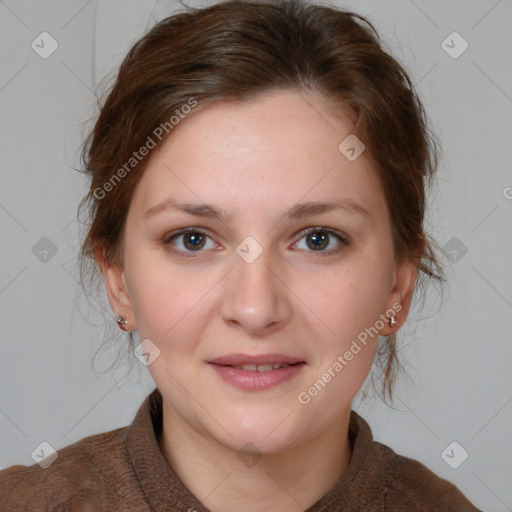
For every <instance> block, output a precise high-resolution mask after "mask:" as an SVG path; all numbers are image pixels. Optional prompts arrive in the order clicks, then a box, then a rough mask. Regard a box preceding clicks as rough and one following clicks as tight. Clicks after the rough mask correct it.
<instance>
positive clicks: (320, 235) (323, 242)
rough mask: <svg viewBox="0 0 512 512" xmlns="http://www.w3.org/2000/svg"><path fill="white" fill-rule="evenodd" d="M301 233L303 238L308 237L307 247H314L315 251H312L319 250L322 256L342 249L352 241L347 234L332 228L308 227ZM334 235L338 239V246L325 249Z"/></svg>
mask: <svg viewBox="0 0 512 512" xmlns="http://www.w3.org/2000/svg"><path fill="white" fill-rule="evenodd" d="M301 235H302V238H306V240H307V241H306V245H307V247H308V248H310V249H313V251H310V252H318V253H320V254H321V255H322V256H323V255H329V254H333V253H336V252H338V251H340V250H341V248H342V247H343V246H347V245H349V243H350V242H349V239H348V237H347V236H345V235H343V234H342V233H339V232H338V231H336V230H334V229H331V228H322V227H314V228H308V229H306V230H304V231H302V232H301ZM332 237H335V238H337V239H338V247H335V248H334V249H329V250H327V251H325V250H323V249H325V247H328V246H329V245H330V244H329V242H330V239H331V238H332ZM302 238H301V240H302Z"/></svg>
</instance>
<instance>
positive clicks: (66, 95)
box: [0, 0, 512, 512]
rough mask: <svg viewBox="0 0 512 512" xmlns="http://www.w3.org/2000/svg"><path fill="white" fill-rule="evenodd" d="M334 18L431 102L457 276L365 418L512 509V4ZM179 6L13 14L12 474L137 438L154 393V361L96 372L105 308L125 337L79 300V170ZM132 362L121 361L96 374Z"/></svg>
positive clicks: (9, 176)
mask: <svg viewBox="0 0 512 512" xmlns="http://www.w3.org/2000/svg"><path fill="white" fill-rule="evenodd" d="M331 3H335V4H336V5H339V6H342V7H347V8H352V9H354V10H355V11H356V12H358V13H360V14H363V15H366V16H368V17H369V18H370V20H371V21H373V22H374V23H375V25H376V27H377V29H378V30H379V31H380V33H381V35H382V37H383V39H384V41H385V42H386V43H387V45H388V48H389V49H390V51H391V52H392V53H393V54H394V55H395V56H396V57H397V58H398V59H400V60H401V62H402V63H404V64H405V66H406V68H407V69H408V70H409V71H410V74H411V77H412V78H413V81H414V83H415V84H417V86H418V89H419V92H420V95H421V97H422V99H423V101H424V104H425V107H426V109H427V112H428V114H429V116H430V119H431V122H432V124H433V127H434V129H435V130H436V132H437V134H438V136H439V138H440V140H441V142H442V144H443V160H442V162H441V167H440V172H439V179H438V182H437V187H436V189H435V191H434V193H433V194H432V195H431V197H430V204H429V212H428V223H427V227H428V230H429V232H430V233H431V234H432V236H434V237H435V238H436V239H437V241H438V242H439V244H440V245H441V246H443V247H444V248H445V251H446V253H447V255H450V258H452V260H453V262H452V264H451V266H450V268H448V269H447V271H448V278H449V280H448V292H447V294H446V296H445V298H444V301H443V302H442V303H441V302H440V297H439V295H438V294H437V293H435V291H434V290H433V291H432V292H431V293H430V294H429V300H428V301H427V304H426V306H425V309H423V310H419V308H415V309H414V310H413V311H412V313H411V316H410V317H409V319H408V321H407V323H406V325H405V326H404V327H403V328H402V329H401V330H400V336H399V341H400V346H401V347H402V354H403V357H404V358H405V363H406V368H407V370H408V373H409V375H410V379H407V378H405V377H403V378H401V379H399V381H398V382H397V386H396V388H395V389H396V400H395V402H393V408H389V407H388V406H386V405H385V404H383V403H382V402H381V400H380V399H379V397H378V396H374V397H372V398H368V399H367V400H366V401H364V402H359V400H357V401H356V402H355V403H354V406H355V407H354V408H355V409H356V410H358V411H359V412H360V414H362V415H363V417H365V418H366V419H367V420H368V422H369V423H370V425H371V427H372V429H373V433H374V438H375V439H376V440H378V441H380V442H382V443H384V444H387V445H389V446H391V447H392V448H393V449H394V450H395V451H397V452H398V453H400V454H403V455H406V456H408V457H411V458H414V459H417V460H419V461H421V462H422V463H424V464H425V465H426V466H427V467H429V468H430V469H431V470H432V471H434V472H435V473H436V474H438V475H439V476H441V477H443V478H446V479H448V480H450V481H451V482H453V483H454V484H455V485H457V486H458V487H459V488H460V489H461V490H462V492H463V493H464V494H465V495H466V496H467V497H468V498H469V499H470V500H471V501H472V502H473V503H474V504H475V505H476V506H477V507H479V508H481V509H483V510H486V511H491V510H492V511H499V512H501V511H506V510H512V488H511V486H510V475H511V474H512V442H511V437H510V430H511V428H510V427H511V423H512V422H511V420H512V404H511V401H512V385H511V384H512V376H511V375H512V372H511V371H510V368H511V362H512V343H511V335H510V333H511V332H512V291H511V290H512V266H511V254H512V251H511V249H512V231H511V226H512V199H511V198H512V188H511V187H512V172H511V164H510V157H511V143H512V137H511V135H512V128H511V122H510V119H511V116H512V85H511V84H512V67H511V64H510V63H511V62H512V55H511V54H512V44H511V36H510V27H511V26H512V2H511V0H500V1H496V0H482V1H476V0H475V1H467V0H466V1H464V0H458V1H453V0H452V1H445V2H441V1H430V2H420V1H419V0H416V1H415V2H413V1H412V0H395V1H389V2H381V1H378V0H374V1H351V2H349V1H347V2H345V1H339V2H331ZM191 4H192V5H200V4H199V3H198V2H192V3H191ZM177 7H180V6H179V4H177V3H176V2H173V1H170V0H168V1H158V2H155V0H138V1H136V2H135V1H134V2H130V3H128V2H126V1H121V0H110V1H108V2H107V1H100V0H98V1H97V2H95V1H94V0H93V1H89V2H87V1H86V0H67V1H64V0H59V1H57V0H53V1H47V2H44V3H43V2H36V1H27V0H18V1H16V2H15V1H14V0H8V1H6V2H0V25H1V27H0V28H1V31H0V39H1V44H0V52H1V62H2V66H1V69H0V109H1V112H0V117H1V119H2V124H1V137H0V144H1V150H2V153H1V154H2V166H1V189H0V229H1V241H2V242H1V243H2V252H1V258H2V261H1V265H0V311H1V322H2V330H1V349H2V350H1V353H2V357H1V358H0V439H1V442H0V468H5V467H7V466H10V465H12V464H27V465H31V464H34V460H32V458H31V453H32V452H33V450H34V449H35V448H36V447H37V446H38V445H39V444H40V443H41V442H42V441H47V442H49V443H50V444H51V445H52V446H53V447H54V448H55V449H57V450H58V449H60V448H62V447H63V446H66V445H69V444H71V443H73V442H75V441H77V440H79V439H82V438H83V437H85V436H89V435H92V434H96V433H99V432H104V431H107V430H111V429H114V428H118V427H122V426H125V425H128V424H129V423H130V422H131V421H132V419H133V416H134V414H135V412H136V410H137V408H138V406H139V405H140V403H141V402H142V400H143V399H144V398H145V396H146V395H147V394H148V393H149V391H151V390H152V389H153V387H154V383H153V381H152V379H151V377H150V376H149V373H148V371H147V368H145V367H143V366H142V365H141V364H140V363H139V362H138V361H137V360H135V365H134V367H133V369H132V371H130V372H127V370H128V367H127V366H123V365H119V367H118V368H116V369H114V370H112V371H109V372H106V373H104V374H101V373H99V372H96V373H95V372H94V371H93V369H92V368H91V358H92V355H93V354H94V352H95V351H96V349H97V348H98V347H99V346H100V344H101V343H102V341H103V337H104V334H105V333H104V322H105V317H104V315H103V314H101V313H100V312H99V310H101V308H102V307H103V308H106V310H107V311H108V314H107V321H108V322H109V328H111V329H113V330H116V329H117V327H116V326H115V321H114V318H113V316H112V313H111V312H110V307H109V306H108V302H107V299H106V294H105V293H104V291H103V295H101V296H100V297H99V298H98V299H96V300H94V299H90V300H89V301H87V299H86V297H84V295H83V293H81V291H80V288H79V286H78V284H77V280H78V277H79V274H78V267H77V255H76V251H77V248H78V244H79V224H78V222H77V220H76V209H77V206H78V203H79V201H80V199H81V198H82V197H83V195H84V194H85V193H86V186H87V183H86V182H85V180H84V178H83V177H82V175H80V174H79V173H78V172H76V171H75V170H73V168H77V167H78V166H79V159H78V150H79V146H80V143H81V138H82V136H83V130H84V127H83V123H84V121H86V120H87V119H89V118H91V116H93V115H94V112H95V110H94V103H95V101H96V99H95V95H94V92H95V90H96V89H95V87H96V86H97V84H98V81H99V80H100V79H101V78H102V77H103V76H104V75H105V74H106V73H107V72H108V71H110V70H111V69H112V68H113V67H114V66H116V65H117V64H119V63H120V60H121V58H122V57H123V56H124V53H125V52H126V51H127V50H128V48H129V47H130V45H131V44H133V43H134V42H135V41H136V40H137V39H138V38H139V37H140V36H141V35H142V34H143V33H144V32H145V31H146V29H148V28H149V27H150V26H151V25H152V24H153V23H154V22H155V21H157V20H159V19H161V18H163V17H165V16H167V15H170V14H171V13H172V12H173V10H175V9H176V8H177ZM43 31H47V32H49V33H50V34H51V36H52V37H53V38H54V39H55V40H56V41H57V42H58V45H59V46H58V48H57V50H56V51H55V52H54V53H53V54H52V55H51V56H50V57H49V58H47V59H42V58H41V57H40V56H39V55H38V54H37V53H36V52H35V51H34V50H33V49H32V48H31V43H32V41H34V40H35V39H36V37H37V36H38V35H39V34H40V33H41V32H43ZM453 31H457V32H458V33H459V34H460V35H461V36H462V37H463V38H464V39H465V40H466V41H467V42H468V44H469V47H468V49H467V50H466V51H465V52H464V53H462V54H461V55H460V56H458V58H452V57H451V56H450V55H448V54H447V53H446V52H445V50H444V49H443V47H442V42H443V41H444V40H445V39H446V38H447V36H449V34H451V33H452V32H453ZM450 41H451V40H450V39H448V43H445V44H449V45H450V46H454V48H453V49H452V51H457V50H458V49H460V48H461V46H460V41H458V40H454V43H451V42H450ZM41 239H43V241H41ZM46 239H48V240H49V241H51V244H50V243H49V241H48V240H46ZM53 246H54V252H55V250H56V252H55V254H52V252H51V251H50V252H49V253H47V254H46V255H45V253H44V252H42V251H43V249H45V248H46V249H47V248H48V247H53ZM466 249H467V252H466V253H464V251H465V250H466ZM454 251H455V252H454ZM45 258H46V261H44V259H45ZM117 357H118V352H117V349H115V348H114V346H113V347H112V348H111V349H108V350H106V351H105V352H104V353H102V356H101V357H100V359H99V361H100V362H101V364H99V363H97V364H96V369H97V370H98V369H102V368H106V367H107V366H108V365H109V364H110V363H112V361H113V360H114V359H115V358H117ZM453 441H456V442H457V443H459V445H460V446H462V447H463V448H464V449H465V450H466V451H467V452H468V453H469V457H468V458H467V460H466V461H465V462H464V463H463V464H462V465H460V466H459V467H458V468H457V469H453V468H452V467H450V466H449V465H448V464H447V463H446V462H445V460H444V459H443V457H442V456H441V454H442V453H443V451H444V450H445V448H446V447H447V446H448V445H449V444H450V443H452V442H453ZM457 450H459V449H458V448H457V449H456V450H455V451H454V452H453V453H454V457H452V460H454V459H456V458H457V457H459V456H460V450H459V451H457Z"/></svg>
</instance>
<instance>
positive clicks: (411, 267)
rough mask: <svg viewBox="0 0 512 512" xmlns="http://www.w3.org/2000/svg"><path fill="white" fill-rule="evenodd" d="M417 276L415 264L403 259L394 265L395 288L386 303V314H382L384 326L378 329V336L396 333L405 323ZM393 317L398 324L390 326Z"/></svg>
mask: <svg viewBox="0 0 512 512" xmlns="http://www.w3.org/2000/svg"><path fill="white" fill-rule="evenodd" d="M417 274H418V265H417V263H415V262H413V261H410V260H407V259H403V260H401V261H399V262H398V263H397V264H396V275H395V286H394V288H393V289H392V290H391V292H390V294H389V297H388V300H387V302H386V307H387V313H386V312H383V315H384V317H385V318H384V319H385V325H384V327H383V328H382V329H380V331H379V334H380V335H382V336H390V335H391V334H394V333H395V332H397V331H398V330H399V329H400V327H401V326H402V325H403V324H404V323H405V320H406V319H407V315H408V314H409V309H410V307H411V301H412V294H413V291H414V283H415V282H416V276H417ZM391 316H394V317H395V320H396V321H397V322H398V323H397V324H396V325H394V326H391V324H390V321H389V318H390V317H391Z"/></svg>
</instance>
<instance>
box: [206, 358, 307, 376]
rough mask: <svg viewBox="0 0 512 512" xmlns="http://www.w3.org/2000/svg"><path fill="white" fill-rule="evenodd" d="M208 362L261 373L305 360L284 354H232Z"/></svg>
mask: <svg viewBox="0 0 512 512" xmlns="http://www.w3.org/2000/svg"><path fill="white" fill-rule="evenodd" d="M208 362H209V363H211V364H216V365H219V366H232V367H233V368H236V369H239V370H246V371H261V372H266V371H270V370H277V369H279V368H281V367H286V366H292V365H295V364H299V363H305V361H304V360H303V359H298V358H296V357H290V356H285V355H283V354H260V355H248V354H231V355H228V356H222V357H217V358H215V359H212V360H211V361H208Z"/></svg>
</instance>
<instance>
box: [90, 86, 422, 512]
mask: <svg viewBox="0 0 512 512" xmlns="http://www.w3.org/2000/svg"><path fill="white" fill-rule="evenodd" d="M353 127H354V124H353V122H352V120H351V119H350V117H348V116H346V115H344V116H341V117H340V116H337V117H335V116H334V111H333V109H332V108H330V107H329V106H328V105H327V104H326V103H325V102H324V101H323V100H322V99H321V98H320V97H318V96H316V95H314V94H313V93H307V92H305V91H304V92H301V93H300V94H298V93H297V92H293V91H278V92H272V93H267V94H265V95H263V96H260V97H259V98H258V99H257V100H256V101H252V102H250V103H243V104H238V105H237V104H233V103H229V102H224V103H219V104H215V105H210V106H208V107H206V108H204V109H201V110H199V111H197V112H193V113H192V114H190V115H189V116H188V117H187V118H186V119H185V120H184V121H182V122H181V123H180V125H179V126H178V127H176V128H175V130H174V131H173V132H172V136H171V137H170V138H169V139H168V140H167V141H166V142H165V144H164V145H163V146H161V147H160V148H159V149H158V150H155V151H154V152H153V154H151V155H150V157H149V160H148V165H147V168H146V170H145V172H144V174H143V177H142V178H141V181H140V183H139V184H138V186H137V188H136V190H135V192H134V196H133V199H132V202H131V206H130V210H129V213H128V217H127V222H126V231H125V240H124V241H125V247H124V255H123V256H124V260H123V261H124V267H123V268H121V267H118V266H110V265H109V264H108V263H106V261H105V260H104V258H103V252H102V250H101V248H100V246H97V250H96V255H97V259H98V263H99V264H100V267H101V269H102V273H103V276H104V279H105V284H106V287H107V292H108V296H109V301H110V304H111V307H112V310H113V311H114V314H115V315H116V316H117V315H124V316H125V317H126V319H127V320H128V324H126V326H125V327H126V329H127V330H134V329H137V330H138V333H139V337H140V340H141V341H142V340H145V339H147V338H149V339H150V340H151V341H152V342H153V343H154V344H155V345H156V346H157V347H158V348H159V350H160V356H159V357H157V358H156V359H155V360H154V362H152V363H151V364H150V365H149V367H148V368H149V371H150V373H151V375H152V377H153V379H154V380H155V383H156V385H157V387H158V388H159V390H160V391H161V393H162V396H163V400H164V415H163V435H162V437H161V438H160V439H159V444H160V447H161V449H162V451H163V453H164V456H165V457H166V459H167V460H168V462H169V464H170V465H171V466H172V467H173V469H174V470H175V471H176V473H177V475H178V476H179V477H180V478H181V480H182V481H183V482H184V483H185V485H186V486H187V487H188V488H189V489H190V490H191V491H192V492H193V493H194V494H195V495H196V496H197V497H198V498H199V499H200V500H202V501H203V502H204V504H205V506H206V507H208V508H209V509H210V510H212V511H214V512H217V511H219V512H220V511H224V512H225V511H235V510H237V511H238V510H248V511H268V510H281V511H299V510H304V509H306V508H307V507H309V506H311V505H312V504H314V503H315V502H316V501H317V500H318V499H320V498H321V497H322V496H323V495H324V494H325V493H326V492H327V491H328V490H329V489H330V488H332V487H333V485H335V483H336V481H337V480H338V479H339V478H340V477H341V476H342V475H343V474H344V472H345V470H346V468H347V465H348V464H349V461H350V456H351V447H350V444H349V441H348V425H349V418H350V409H351V404H352V400H353V398H354V396H355V395H356V394H357V392H358V390H359V389H360V387H361V385H362V384H363V382H364V380H365V378H366V376H367V374H368V372H369V370H370V368H371V365H372V361H373V359H374V355H375V351H376V344H377V336H375V337H374V338H373V339H372V338H370V341H369V342H368V344H367V345H366V346H365V347H364V348H363V349H362V350H361V351H360V352H359V353H358V354H357V355H355V356H354V358H353V359H352V360H351V361H350V362H349V363H348V364H347V365H346V366H345V367H344V368H343V370H342V371H341V372H339V373H337V374H336V377H334V378H332V380H331V381H330V382H329V383H328V384H327V385H326V386H325V387H324V389H323V390H322V391H321V392H320V393H318V394H317V396H315V397H313V398H312V399H311V401H310V402H309V403H308V404H307V405H303V404H301V403H299V401H298V399H297V396H298V393H299V392H301V391H307V390H308V388H310V387H311V385H312V384H313V383H314V382H315V381H317V380H318V379H319V378H321V376H322V374H323V373H324V372H325V371H326V369H327V368H329V367H331V366H332V365H333V363H334V362H335V361H336V360H337V357H338V356H339V355H342V354H344V353H345V352H346V351H347V350H348V349H349V348H350V345H351V343H352V341H353V340H354V339H356V337H357V335H358V334H359V333H361V332H362V331H364V329H365V328H369V327H370V326H374V325H375V323H376V321H377V320H378V319H379V315H382V314H384V313H385V312H386V311H387V310H389V309H390V308H392V306H393V304H395V306H396V304H397V303H399V304H400V305H401V310H400V312H398V313H397V314H396V315H395V318H397V320H398V321H399V326H400V325H402V324H403V323H404V321H405V319H406V317H407V314H408V311H409V307H410V301H411V293H412V290H413V286H414V281H415V279H416V273H417V267H416V265H415V264H414V263H412V262H409V261H401V262H398V261H395V258H394V255H393V245H392V238H391V224H390V217H389V210H388V207H387V204H386V199H385V196H384V194H383V191H382V189H381V186H380V182H379V179H378V176H377V174H376V172H375V170H374V169H373V168H372V163H371V161H370V159H369V155H368V154H367V153H366V152H363V154H362V155H361V156H360V157H359V158H357V159H356V160H355V161H353V162H351V161H349V160H348V159H347V158H346V157H345V156H344V155H343V154H342V153H341V152H340V151H339V150H338V146H339V144H340V143H341V141H343V140H344V139H345V138H346V137H347V136H348V135H349V134H350V133H352V130H353ZM169 197H173V198H175V199H177V200H179V201H181V202H189V203H199V204H201V203H202V202H205V203H209V204H213V205H215V206H217V207H218V208H221V209H223V210H224V211H225V212H226V213H227V214H229V215H232V216H233V218H232V220H230V221H229V222H223V221H221V220H218V219H212V218H200V217H195V216H191V215H190V214H187V213H184V212H179V211H177V210H171V209H169V210H167V211H165V212H163V213H160V214H158V215H155V216H154V217H151V218H149V219H145V218H144V213H145V212H146V211H147V210H148V209H149V208H151V207H153V206H155V205H156V204H158V203H159V202H161V201H163V200H164V199H167V198H169ZM340 198H344V199H352V200H354V201H357V202H358V203H359V204H361V205H363V206H364V207H365V208H366V209H367V210H368V212H369V215H368V216H363V215H360V214H354V213H350V212H348V211H345V210H335V211H331V212H327V213H322V214H320V215H310V216H308V217H306V218H303V219H295V220H292V219H286V218H284V217H283V215H284V212H285V210H287V209H288V208H290V207H292V206H294V205H295V204H296V203H298V202H307V201H329V200H337V199H340ZM185 227H193V228H198V229H199V228H200V229H201V230H202V231H205V232H206V234H207V238H206V239H205V240H204V245H202V246H201V245H200V248H199V249H198V250H195V251H194V248H193V244H191V243H190V239H188V238H187V235H185V236H184V235H180V236H177V237H176V238H174V239H173V240H172V241H171V242H169V243H168V245H165V241H166V240H169V238H170V235H172V234H173V233H175V232H176V231H178V230H179V229H181V228H185ZM310 227H317V228H318V227H322V228H323V227H330V228H332V229H335V230H337V231H339V232H340V233H341V234H344V235H346V236H348V237H349V239H350V243H349V245H344V244H343V242H342V241H339V240H338V239H337V238H336V237H335V236H332V235H331V236H329V238H328V241H327V242H326V244H327V245H326V246H321V248H319V249H315V246H314V244H313V243H312V242H311V238H312V237H311V234H310V235H306V234H301V231H302V230H304V229H306V228H310ZM317 233H318V230H317ZM247 236H252V237H253V238H254V239H255V240H257V242H258V243H259V245H260V246H261V248H262V249H263V252H262V254H261V255H260V256H259V257H258V258H257V259H256V260H255V261H253V262H252V263H247V262H246V261H245V260H244V259H243V258H241V257H240V256H239V255H238V253H237V252H236V248H237V247H238V246H239V244H240V243H241V242H242V241H243V240H244V239H245V238H246V237H247ZM308 240H309V241H310V245H308V243H307V242H308ZM187 242H188V245H186V243H187ZM171 248H174V249H175V251H177V252H172V250H171ZM331 250H332V252H331V254H328V252H329V251H331ZM180 251H181V252H180ZM198 251H199V252H198ZM180 254H181V255H180ZM183 254H189V255H190V254H192V256H193V257H187V256H183ZM399 326H396V327H390V324H389V323H385V324H384V326H383V327H382V328H381V329H379V333H380V334H381V335H389V334H392V333H393V332H396V330H397V329H398V328H399ZM233 353H246V354H258V355H259V354H266V353H280V354H285V355H288V356H293V357H298V358H300V359H302V360H304V361H305V362H306V365H305V366H304V367H303V368H302V369H301V371H300V372H299V373H298V374H297V375H296V376H295V377H294V378H293V379H291V380H288V381H286V382H284V383H282V384H280V385H279V386H277V387H274V388H271V389H268V390H260V391H243V390H240V389H237V388H235V387H233V386H231V385H230V384H228V383H226V382H225V381H223V380H222V379H221V378H220V377H219V376H218V375H217V373H216V372H214V371H213V370H212V369H211V367H210V366H209V365H208V364H207V363H206V361H208V360H211V359H213V358H215V357H219V356H224V355H228V354H233ZM248 442H250V443H252V444H253V445H254V446H255V447H257V448H252V449H250V448H247V451H248V453H250V452H254V453H259V454H261V458H260V459H259V460H258V461H257V463H256V464H254V465H253V466H252V467H248V466H246V465H244V464H243V463H242V462H241V461H240V459H239V458H238V457H237V454H238V453H239V451H240V449H241V447H243V446H245V445H246V443H248ZM221 482H222V483H221ZM219 484H220V485H219Z"/></svg>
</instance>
